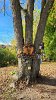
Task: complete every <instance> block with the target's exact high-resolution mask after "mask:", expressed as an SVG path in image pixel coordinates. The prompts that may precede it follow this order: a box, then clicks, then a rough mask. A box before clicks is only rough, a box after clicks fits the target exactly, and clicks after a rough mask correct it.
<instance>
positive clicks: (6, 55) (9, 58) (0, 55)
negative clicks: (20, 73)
mask: <svg viewBox="0 0 56 100" xmlns="http://www.w3.org/2000/svg"><path fill="white" fill-rule="evenodd" d="M11 64H14V65H15V64H17V56H16V52H14V53H13V52H11V49H9V48H0V67H3V66H7V65H11Z"/></svg>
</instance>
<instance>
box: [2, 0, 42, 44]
mask: <svg viewBox="0 0 56 100" xmlns="http://www.w3.org/2000/svg"><path fill="white" fill-rule="evenodd" d="M3 1H4V0H0V44H10V43H11V41H12V40H13V39H14V37H15V35H14V27H13V17H12V10H11V8H10V0H6V8H5V9H6V10H5V16H4V12H3V10H1V9H2V8H3V5H4V3H3ZM25 1H26V0H21V2H23V3H25ZM36 6H37V7H38V9H40V8H41V0H38V2H36Z"/></svg>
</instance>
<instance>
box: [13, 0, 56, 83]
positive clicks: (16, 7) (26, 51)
mask: <svg viewBox="0 0 56 100" xmlns="http://www.w3.org/2000/svg"><path fill="white" fill-rule="evenodd" d="M34 2H35V0H27V4H26V5H27V8H26V9H24V8H22V6H21V4H20V0H11V6H12V12H13V23H14V31H15V35H16V40H17V49H18V69H19V70H18V79H23V78H24V79H26V80H27V83H28V82H29V80H31V79H36V77H37V75H38V74H39V70H40V53H41V52H40V48H39V47H40V45H41V43H42V40H43V36H44V31H45V26H46V21H47V18H48V15H49V12H50V9H51V8H52V6H53V3H54V0H42V7H41V14H40V20H39V24H38V26H37V32H36V37H35V41H34V43H33V11H34ZM21 11H23V12H24V14H25V39H24V38H23V25H22V15H21Z"/></svg>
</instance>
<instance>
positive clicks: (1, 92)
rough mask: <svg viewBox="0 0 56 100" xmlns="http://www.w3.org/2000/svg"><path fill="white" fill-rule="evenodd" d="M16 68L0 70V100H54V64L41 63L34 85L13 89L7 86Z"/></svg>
mask: <svg viewBox="0 0 56 100" xmlns="http://www.w3.org/2000/svg"><path fill="white" fill-rule="evenodd" d="M16 70H17V68H16V67H7V68H6V67H5V68H0V100H56V63H49V62H48V63H43V64H41V68H40V74H41V75H40V76H39V77H38V79H37V82H36V83H33V84H32V85H30V86H28V87H23V88H18V89H13V88H10V87H9V85H10V83H11V82H12V79H11V76H12V74H13V73H15V71H16Z"/></svg>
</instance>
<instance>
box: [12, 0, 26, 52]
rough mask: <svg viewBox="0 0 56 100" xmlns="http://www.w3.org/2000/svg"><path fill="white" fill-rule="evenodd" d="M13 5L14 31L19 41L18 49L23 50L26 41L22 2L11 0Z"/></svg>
mask: <svg viewBox="0 0 56 100" xmlns="http://www.w3.org/2000/svg"><path fill="white" fill-rule="evenodd" d="M11 5H12V12H13V23H14V32H15V36H16V41H17V49H20V51H22V48H23V42H24V41H23V27H22V18H21V7H20V2H19V0H11Z"/></svg>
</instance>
